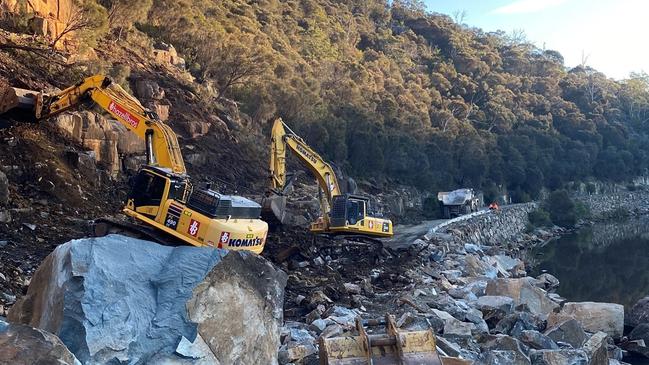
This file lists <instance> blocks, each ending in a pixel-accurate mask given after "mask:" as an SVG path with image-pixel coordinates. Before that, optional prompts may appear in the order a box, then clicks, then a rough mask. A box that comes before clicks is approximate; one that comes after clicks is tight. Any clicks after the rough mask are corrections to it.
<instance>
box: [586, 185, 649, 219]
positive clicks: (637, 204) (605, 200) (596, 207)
mask: <svg viewBox="0 0 649 365" xmlns="http://www.w3.org/2000/svg"><path fill="white" fill-rule="evenodd" d="M574 198H575V199H576V200H578V201H580V202H582V203H584V204H586V205H587V206H588V207H589V208H590V212H591V214H592V216H593V218H604V217H606V215H607V213H609V212H612V211H615V210H617V209H623V210H626V211H628V212H629V213H630V214H633V215H644V214H649V191H646V190H637V191H628V190H621V191H616V192H612V193H603V194H579V195H576V196H575V197H574Z"/></svg>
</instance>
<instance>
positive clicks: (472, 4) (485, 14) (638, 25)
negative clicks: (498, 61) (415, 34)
mask: <svg viewBox="0 0 649 365" xmlns="http://www.w3.org/2000/svg"><path fill="white" fill-rule="evenodd" d="M424 2H425V3H426V5H427V6H428V9H429V10H430V11H433V12H437V13H443V14H448V15H451V16H453V14H454V13H455V12H457V11H465V12H466V16H465V17H464V20H463V23H465V24H467V25H469V26H470V27H478V28H482V29H483V30H485V31H495V30H503V31H505V32H507V33H511V32H512V31H513V30H519V29H522V30H523V31H524V32H525V34H526V36H527V39H528V40H529V41H530V42H532V43H534V44H535V45H536V46H537V47H539V48H545V49H552V50H556V51H559V52H560V53H561V54H562V55H563V57H564V59H565V63H566V66H569V67H572V66H576V65H579V64H580V63H581V62H582V58H585V59H586V65H588V66H590V67H593V68H595V69H597V70H598V71H601V72H603V73H604V74H606V75H607V76H608V77H612V78H614V79H618V80H619V79H624V78H627V77H628V76H629V73H631V72H640V71H646V72H648V73H649V39H647V38H648V37H649V18H648V17H647V15H649V0H424Z"/></svg>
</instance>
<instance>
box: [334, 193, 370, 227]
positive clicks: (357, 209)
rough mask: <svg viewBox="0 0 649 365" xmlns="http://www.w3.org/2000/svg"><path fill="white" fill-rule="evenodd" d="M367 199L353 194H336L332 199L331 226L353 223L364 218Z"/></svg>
mask: <svg viewBox="0 0 649 365" xmlns="http://www.w3.org/2000/svg"><path fill="white" fill-rule="evenodd" d="M366 206H367V199H365V198H363V197H361V196H354V195H337V196H334V197H333V199H332V207H331V212H330V213H329V218H330V221H331V226H333V227H341V226H345V225H348V224H349V225H355V224H356V223H358V222H359V221H361V220H363V219H365V212H366Z"/></svg>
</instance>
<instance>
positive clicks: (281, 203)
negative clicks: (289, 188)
mask: <svg viewBox="0 0 649 365" xmlns="http://www.w3.org/2000/svg"><path fill="white" fill-rule="evenodd" d="M285 215H286V196H285V195H279V194H275V193H270V194H269V195H268V196H266V197H264V198H263V199H262V201H261V218H262V219H263V220H264V221H266V222H267V223H268V224H271V225H281V224H283V223H284V217H285Z"/></svg>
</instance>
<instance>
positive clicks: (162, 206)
mask: <svg viewBox="0 0 649 365" xmlns="http://www.w3.org/2000/svg"><path fill="white" fill-rule="evenodd" d="M83 104H95V105H96V106H98V107H99V108H101V109H103V110H104V111H105V112H107V113H108V114H110V115H111V116H112V117H113V118H115V120H117V121H118V122H119V123H121V124H122V125H124V126H125V127H126V128H127V129H128V130H130V131H131V132H133V133H135V134H136V135H137V136H138V137H139V138H141V139H142V140H144V142H145V145H146V157H147V163H146V165H144V166H142V167H141V169H140V170H139V171H138V173H137V175H136V176H135V178H134V180H133V183H132V186H131V190H130V192H129V195H128V199H127V203H126V206H125V207H124V209H123V211H124V213H126V215H128V216H130V217H132V218H135V220H136V221H138V222H140V223H141V224H137V225H136V224H125V223H120V222H117V221H114V220H99V221H98V224H97V225H96V227H95V231H96V233H97V234H98V235H102V234H106V233H109V232H112V231H113V228H115V226H119V227H117V228H119V229H120V230H127V231H137V232H135V233H138V234H140V235H144V236H146V237H148V238H153V239H156V240H159V241H163V242H173V241H177V240H180V241H182V242H184V243H188V244H191V245H194V246H211V247H219V248H226V249H233V250H249V251H253V252H255V253H261V252H262V250H263V249H264V245H265V242H266V236H267V234H268V224H267V223H266V222H264V221H262V220H261V219H260V214H261V206H260V205H259V204H257V203H255V202H253V201H251V200H248V199H246V198H243V197H240V196H232V195H223V194H220V193H218V192H216V191H213V190H211V189H209V188H208V189H200V188H198V187H195V186H193V185H192V184H191V182H190V180H189V177H188V176H187V171H186V170H185V163H184V161H183V157H182V154H181V150H180V146H179V144H178V138H177V136H176V134H175V133H174V132H173V131H172V130H171V128H170V127H169V126H167V125H166V124H164V123H163V122H162V121H161V120H160V119H159V118H158V116H157V115H156V114H155V113H154V112H152V111H150V110H148V109H146V108H144V107H143V106H142V105H141V104H140V102H139V101H138V100H137V99H135V98H134V97H133V96H131V95H130V94H128V93H127V92H126V91H125V90H124V89H123V88H122V87H120V86H119V85H118V84H116V83H113V82H111V80H110V79H109V78H108V77H104V76H92V77H89V78H87V79H85V80H84V81H82V82H80V83H78V84H76V85H74V86H71V87H69V88H67V89H65V90H63V91H60V92H56V93H52V94H46V93H42V92H35V91H30V90H23V89H17V88H13V87H10V86H8V85H0V114H5V113H19V114H22V115H25V113H27V114H28V115H29V116H31V117H32V118H35V119H36V120H43V119H46V118H49V117H52V116H55V115H57V114H60V113H62V112H64V111H66V110H69V109H72V108H77V107H79V106H81V105H83ZM151 227H153V228H154V229H151ZM160 232H164V233H165V234H164V235H158V233H160ZM163 237H164V238H163ZM169 237H171V238H173V239H172V240H171V241H169V240H166V239H165V238H169Z"/></svg>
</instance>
